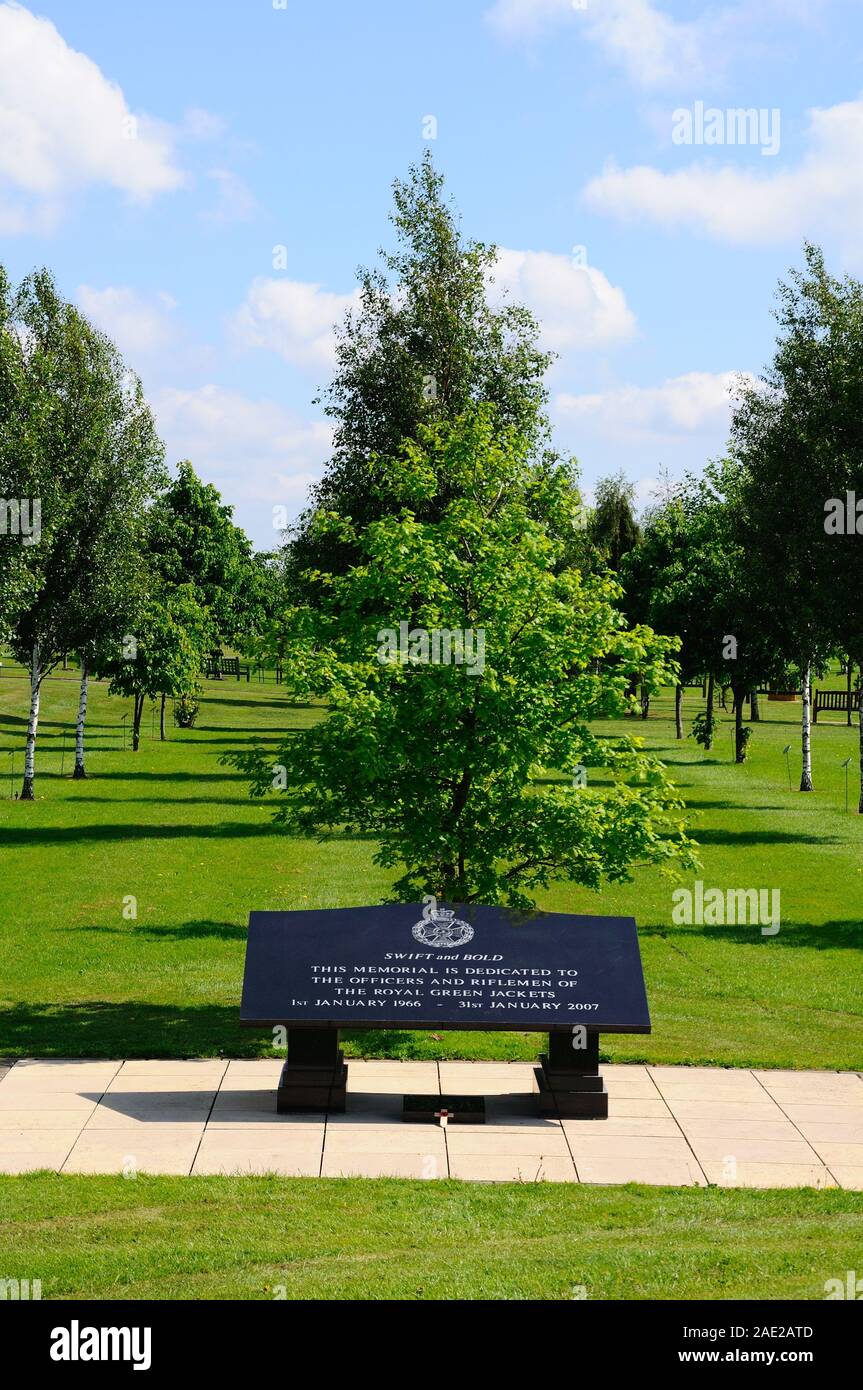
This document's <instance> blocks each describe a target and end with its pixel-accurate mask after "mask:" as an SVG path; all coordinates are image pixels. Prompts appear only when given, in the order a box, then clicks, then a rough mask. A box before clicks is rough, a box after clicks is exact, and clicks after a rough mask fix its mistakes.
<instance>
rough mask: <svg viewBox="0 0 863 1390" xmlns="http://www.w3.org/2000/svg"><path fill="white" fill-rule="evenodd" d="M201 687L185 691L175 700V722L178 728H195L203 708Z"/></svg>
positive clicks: (197, 686) (196, 686)
mask: <svg viewBox="0 0 863 1390" xmlns="http://www.w3.org/2000/svg"><path fill="white" fill-rule="evenodd" d="M200 695H201V687H200V686H199V685H197V684H196V685H195V686H194V688H193V689H192V690H190V691H184V692H183V693H182V694H181V695H179V696H178V697H177V699H176V701H175V702H174V723H175V724H176V725H177V728H178V729H194V727H195V724H196V722H197V718H198V713H199V711H200V708H201V701H200V698H199V697H200Z"/></svg>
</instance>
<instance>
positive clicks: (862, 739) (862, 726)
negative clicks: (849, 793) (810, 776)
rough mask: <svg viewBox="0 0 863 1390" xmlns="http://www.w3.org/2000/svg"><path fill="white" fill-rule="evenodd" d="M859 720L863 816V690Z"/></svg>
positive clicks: (861, 812) (860, 808)
mask: <svg viewBox="0 0 863 1390" xmlns="http://www.w3.org/2000/svg"><path fill="white" fill-rule="evenodd" d="M861 673H863V667H861ZM857 720H858V723H859V725H860V804H859V806H858V807H857V813H858V815H861V816H863V689H861V691H860V704H859V705H858V708H857Z"/></svg>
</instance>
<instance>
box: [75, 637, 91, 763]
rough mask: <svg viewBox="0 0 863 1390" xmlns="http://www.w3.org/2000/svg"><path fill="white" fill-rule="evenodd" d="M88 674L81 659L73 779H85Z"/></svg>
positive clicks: (85, 665)
mask: <svg viewBox="0 0 863 1390" xmlns="http://www.w3.org/2000/svg"><path fill="white" fill-rule="evenodd" d="M89 677H90V672H89V670H88V669H87V658H86V657H85V656H82V657H81V693H80V695H79V697H78V719H77V722H76V724H75V771H74V772H73V773H72V776H73V777H74V778H75V779H78V778H80V777H86V776H87V773H86V771H85V769H84V723H85V720H86V718H87V682H88V680H89Z"/></svg>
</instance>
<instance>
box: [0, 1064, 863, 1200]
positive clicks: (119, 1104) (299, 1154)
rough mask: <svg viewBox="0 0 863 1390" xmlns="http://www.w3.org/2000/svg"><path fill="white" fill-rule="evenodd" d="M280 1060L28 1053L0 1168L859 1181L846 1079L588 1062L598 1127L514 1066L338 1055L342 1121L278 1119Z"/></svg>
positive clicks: (861, 1126) (861, 1094) (7, 1086)
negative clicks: (433, 1121) (439, 1116)
mask: <svg viewBox="0 0 863 1390" xmlns="http://www.w3.org/2000/svg"><path fill="white" fill-rule="evenodd" d="M281 1067H282V1061H281V1059H280V1058H265V1059H237V1060H232V1061H225V1060H223V1059H212V1058H204V1059H200V1060H197V1059H183V1058H178V1059H176V1060H173V1059H159V1058H155V1059H149V1060H148V1059H136V1060H133V1061H129V1062H126V1063H123V1062H120V1061H107V1062H106V1061H104V1060H101V1059H88V1058H80V1059H69V1060H66V1059H54V1058H51V1059H46V1060H38V1059H37V1060H33V1061H30V1060H25V1061H23V1062H17V1063H16V1064H15V1065H14V1066H13V1067H12V1068H11V1069H10V1070H9V1071H7V1072H6V1074H5V1076H2V1078H0V1172H22V1171H29V1170H31V1169H36V1168H49V1169H60V1168H62V1171H64V1172H118V1171H126V1172H132V1173H133V1174H134V1173H135V1172H163V1173H188V1172H190V1171H191V1170H192V1168H193V1166H194V1171H195V1172H196V1173H264V1172H276V1173H285V1174H297V1175H306V1176H312V1177H314V1176H317V1175H318V1174H319V1173H321V1174H322V1175H324V1176H337V1175H339V1174H346V1175H364V1176H369V1177H373V1176H384V1175H388V1176H394V1177H419V1178H427V1179H430V1180H431V1179H434V1178H438V1177H446V1176H447V1175H448V1173H449V1174H452V1176H454V1177H460V1178H465V1179H467V1180H471V1181H478V1182H519V1181H521V1182H534V1181H555V1182H557V1181H569V1182H575V1181H578V1180H580V1181H582V1182H590V1183H599V1182H607V1183H618V1182H646V1183H652V1184H656V1183H661V1184H671V1185H691V1184H693V1183H696V1184H701V1185H703V1184H704V1183H705V1182H706V1181H708V1180H709V1181H711V1182H717V1183H720V1182H721V1183H722V1184H723V1185H732V1184H733V1185H737V1186H754V1187H764V1186H788V1185H799V1184H803V1185H808V1186H818V1187H823V1186H828V1185H830V1184H831V1183H834V1182H837V1183H840V1184H842V1185H844V1186H849V1187H854V1188H855V1189H860V1188H863V1105H861V1098H863V1080H861V1077H860V1076H859V1075H857V1074H856V1073H838V1072H825V1073H819V1072H804V1073H794V1072H764V1071H758V1072H750V1071H745V1070H740V1071H733V1070H729V1069H728V1068H703V1067H698V1068H696V1067H664V1066H663V1067H647V1066H641V1065H638V1066H633V1067H627V1066H625V1065H623V1064H604V1065H603V1066H602V1072H603V1076H604V1078H605V1081H606V1086H607V1088H608V1091H609V1118H608V1119H607V1120H579V1119H575V1118H573V1119H565V1120H563V1121H559V1120H557V1119H553V1118H547V1117H543V1116H540V1115H539V1114H538V1113H537V1106H536V1093H535V1081H534V1076H533V1067H532V1066H531V1065H529V1064H525V1063H512V1064H509V1063H474V1062H461V1061H452V1062H440V1063H437V1062H397V1061H392V1060H387V1059H372V1060H369V1061H359V1062H354V1061H351V1062H350V1071H349V1090H348V1096H347V1108H346V1111H345V1113H343V1114H335V1113H334V1114H330V1115H324V1114H323V1112H313V1113H309V1114H292V1115H278V1114H277V1113H276V1110H275V1088H276V1084H277V1082H278V1078H279V1074H280V1072H281ZM416 1091H425V1092H428V1093H430V1094H433V1095H437V1094H440V1093H441V1092H442V1091H443V1092H447V1091H449V1092H451V1093H453V1094H459V1093H462V1094H471V1095H484V1096H485V1097H486V1121H487V1122H486V1124H484V1125H450V1126H447V1128H446V1130H444V1129H443V1128H441V1127H439V1126H433V1125H408V1124H405V1123H404V1122H403V1120H402V1097H403V1096H404V1095H405V1094H408V1093H411V1092H416Z"/></svg>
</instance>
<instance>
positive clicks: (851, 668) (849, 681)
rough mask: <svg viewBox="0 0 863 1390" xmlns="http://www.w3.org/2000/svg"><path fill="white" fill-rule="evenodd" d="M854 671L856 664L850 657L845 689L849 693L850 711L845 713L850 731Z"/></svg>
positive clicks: (848, 703)
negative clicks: (852, 675) (852, 674)
mask: <svg viewBox="0 0 863 1390" xmlns="http://www.w3.org/2000/svg"><path fill="white" fill-rule="evenodd" d="M853 670H854V662H853V661H852V660H851V658H850V656H849V658H848V667H847V671H846V675H845V688H846V690H847V691H848V700H847V705H848V709H847V710H846V713H845V720H846V723H847V725H848V728H849V729H850V728H851V673H852V672H853Z"/></svg>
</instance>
